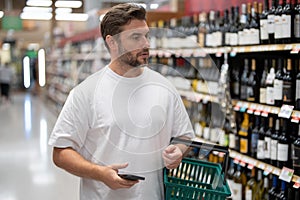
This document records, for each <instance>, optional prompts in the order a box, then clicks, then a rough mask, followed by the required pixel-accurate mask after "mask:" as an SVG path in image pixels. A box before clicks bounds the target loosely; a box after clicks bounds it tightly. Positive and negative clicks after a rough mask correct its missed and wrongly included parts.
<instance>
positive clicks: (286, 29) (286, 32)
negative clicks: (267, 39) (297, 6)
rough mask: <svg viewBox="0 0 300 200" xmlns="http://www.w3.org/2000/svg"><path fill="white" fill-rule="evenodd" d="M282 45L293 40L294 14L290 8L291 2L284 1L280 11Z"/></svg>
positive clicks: (288, 0)
mask: <svg viewBox="0 0 300 200" xmlns="http://www.w3.org/2000/svg"><path fill="white" fill-rule="evenodd" d="M284 3H285V1H284ZM281 18H282V43H283V44H288V43H291V42H292V41H293V40H294V24H293V23H292V22H293V21H294V12H293V10H292V6H291V0H286V3H285V5H284V7H283V9H282V15H281Z"/></svg>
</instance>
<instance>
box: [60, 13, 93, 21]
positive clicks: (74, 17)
mask: <svg viewBox="0 0 300 200" xmlns="http://www.w3.org/2000/svg"><path fill="white" fill-rule="evenodd" d="M88 18H89V15H88V14H85V13H65V14H58V15H56V16H55V19H56V20H57V21H86V20H88Z"/></svg>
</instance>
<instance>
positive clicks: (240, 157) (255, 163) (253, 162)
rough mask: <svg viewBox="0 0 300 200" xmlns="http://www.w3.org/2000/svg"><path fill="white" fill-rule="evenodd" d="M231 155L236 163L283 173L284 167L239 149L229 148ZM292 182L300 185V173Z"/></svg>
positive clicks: (266, 171) (294, 176)
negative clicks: (248, 154) (266, 161)
mask: <svg viewBox="0 0 300 200" xmlns="http://www.w3.org/2000/svg"><path fill="white" fill-rule="evenodd" d="M195 140H196V141H199V142H202V143H207V144H212V145H217V144H215V143H213V142H210V141H206V140H204V139H202V138H199V137H196V138H195ZM229 157H230V158H233V159H234V160H235V162H236V164H239V163H244V164H248V168H251V167H256V168H259V169H261V170H263V171H264V173H265V174H270V173H271V174H274V175H277V176H280V174H281V170H282V169H279V168H277V167H275V166H272V165H270V164H267V163H264V162H262V161H260V160H257V159H255V158H252V157H250V156H246V155H244V154H241V153H239V152H237V151H234V150H232V149H229ZM291 181H292V182H294V183H296V184H297V187H298V186H299V184H300V176H299V174H296V175H295V174H293V177H292V180H291Z"/></svg>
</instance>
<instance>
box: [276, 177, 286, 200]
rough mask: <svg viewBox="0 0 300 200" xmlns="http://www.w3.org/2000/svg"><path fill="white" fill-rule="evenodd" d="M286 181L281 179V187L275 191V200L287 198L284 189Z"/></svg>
mask: <svg viewBox="0 0 300 200" xmlns="http://www.w3.org/2000/svg"><path fill="white" fill-rule="evenodd" d="M286 189H287V188H286V182H285V181H283V180H282V181H281V187H280V192H279V193H277V195H276V199H277V200H287V190H286Z"/></svg>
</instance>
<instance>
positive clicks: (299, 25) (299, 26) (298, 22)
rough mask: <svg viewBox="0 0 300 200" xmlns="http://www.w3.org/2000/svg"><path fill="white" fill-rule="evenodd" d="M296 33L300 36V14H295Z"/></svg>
mask: <svg viewBox="0 0 300 200" xmlns="http://www.w3.org/2000/svg"><path fill="white" fill-rule="evenodd" d="M294 35H295V37H296V38H300V14H298V15H295V18H294Z"/></svg>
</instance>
